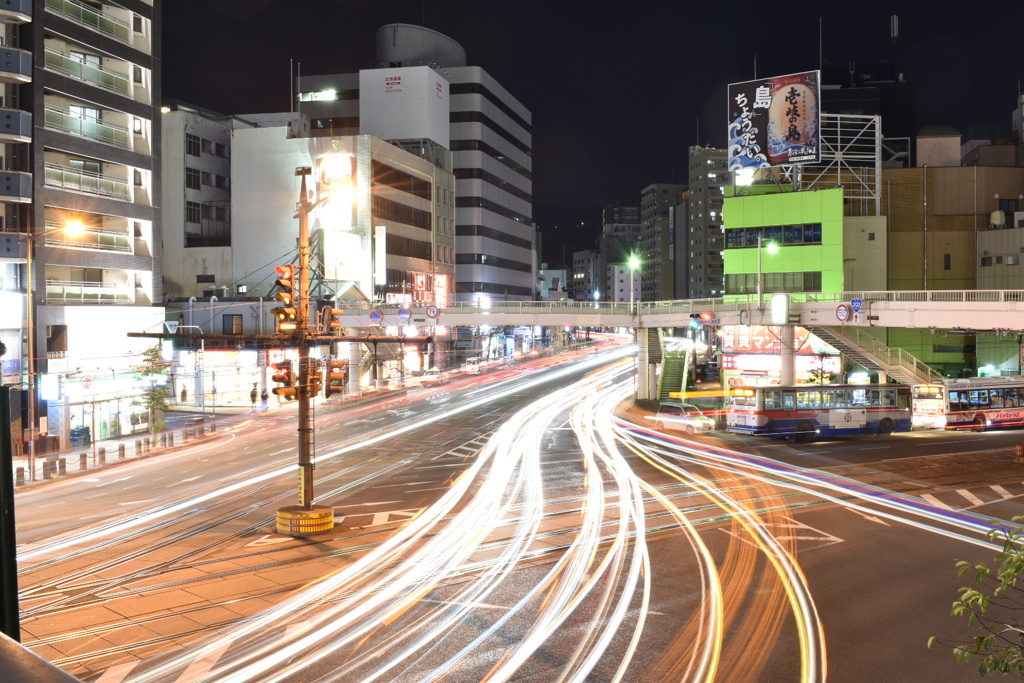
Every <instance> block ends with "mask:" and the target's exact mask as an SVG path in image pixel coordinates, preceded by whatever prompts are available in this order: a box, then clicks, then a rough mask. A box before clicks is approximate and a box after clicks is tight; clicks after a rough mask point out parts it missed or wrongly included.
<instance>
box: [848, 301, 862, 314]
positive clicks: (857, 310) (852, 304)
mask: <svg viewBox="0 0 1024 683" xmlns="http://www.w3.org/2000/svg"><path fill="white" fill-rule="evenodd" d="M862 306H864V300H863V299H851V300H850V308H852V309H853V312H854V313H860V309H861V307H862Z"/></svg>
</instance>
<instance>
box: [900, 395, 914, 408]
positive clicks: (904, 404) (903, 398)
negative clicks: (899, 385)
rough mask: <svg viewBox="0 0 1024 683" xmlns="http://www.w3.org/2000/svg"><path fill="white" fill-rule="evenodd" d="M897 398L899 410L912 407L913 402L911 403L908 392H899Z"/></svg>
mask: <svg viewBox="0 0 1024 683" xmlns="http://www.w3.org/2000/svg"><path fill="white" fill-rule="evenodd" d="M899 399H900V410H910V409H911V408H912V405H913V404H912V403H911V400H910V394H905V393H901V394H899Z"/></svg>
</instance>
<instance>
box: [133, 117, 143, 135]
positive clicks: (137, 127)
mask: <svg viewBox="0 0 1024 683" xmlns="http://www.w3.org/2000/svg"><path fill="white" fill-rule="evenodd" d="M132 132H133V133H135V134H136V135H142V119H140V118H139V117H137V116H133V117H132Z"/></svg>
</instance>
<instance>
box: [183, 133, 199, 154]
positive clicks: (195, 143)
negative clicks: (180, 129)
mask: <svg viewBox="0 0 1024 683" xmlns="http://www.w3.org/2000/svg"><path fill="white" fill-rule="evenodd" d="M185 154H188V155H189V156H193V157H197V156H199V136H198V135H190V134H189V133H185Z"/></svg>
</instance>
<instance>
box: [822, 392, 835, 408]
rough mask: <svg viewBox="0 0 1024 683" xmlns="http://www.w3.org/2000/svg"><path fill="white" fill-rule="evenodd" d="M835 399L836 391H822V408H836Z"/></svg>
mask: <svg viewBox="0 0 1024 683" xmlns="http://www.w3.org/2000/svg"><path fill="white" fill-rule="evenodd" d="M834 397H835V392H834V391H828V390H827V389H826V390H825V391H822V392H821V407H822V408H832V407H834V406H835V402H834V401H833V398H834Z"/></svg>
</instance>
